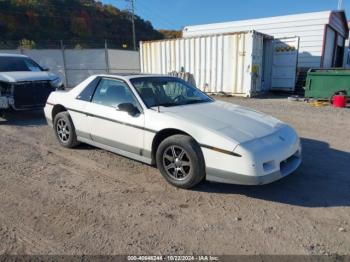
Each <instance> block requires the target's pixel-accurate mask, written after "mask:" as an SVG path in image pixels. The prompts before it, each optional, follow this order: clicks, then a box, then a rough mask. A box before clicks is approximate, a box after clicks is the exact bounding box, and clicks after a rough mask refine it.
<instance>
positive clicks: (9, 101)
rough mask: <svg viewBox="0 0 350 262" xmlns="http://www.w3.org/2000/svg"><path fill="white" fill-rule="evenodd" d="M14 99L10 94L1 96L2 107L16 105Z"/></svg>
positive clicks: (0, 105)
mask: <svg viewBox="0 0 350 262" xmlns="http://www.w3.org/2000/svg"><path fill="white" fill-rule="evenodd" d="M14 103H15V102H14V99H13V98H12V97H8V96H0V109H9V108H11V107H13V105H14Z"/></svg>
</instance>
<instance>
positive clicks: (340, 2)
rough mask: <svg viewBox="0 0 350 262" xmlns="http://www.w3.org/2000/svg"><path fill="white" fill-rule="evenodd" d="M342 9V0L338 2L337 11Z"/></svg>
mask: <svg viewBox="0 0 350 262" xmlns="http://www.w3.org/2000/svg"><path fill="white" fill-rule="evenodd" d="M342 9H343V0H338V10H342Z"/></svg>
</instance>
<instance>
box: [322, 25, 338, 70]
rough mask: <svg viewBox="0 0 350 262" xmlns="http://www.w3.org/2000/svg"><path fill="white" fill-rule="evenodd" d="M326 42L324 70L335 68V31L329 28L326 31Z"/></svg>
mask: <svg viewBox="0 0 350 262" xmlns="http://www.w3.org/2000/svg"><path fill="white" fill-rule="evenodd" d="M326 32H327V33H326V42H325V47H324V53H323V68H331V67H333V56H334V43H335V36H336V34H335V31H334V30H333V29H332V28H330V27H327V30H326Z"/></svg>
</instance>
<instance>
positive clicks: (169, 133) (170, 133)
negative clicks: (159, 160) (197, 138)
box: [152, 128, 190, 164]
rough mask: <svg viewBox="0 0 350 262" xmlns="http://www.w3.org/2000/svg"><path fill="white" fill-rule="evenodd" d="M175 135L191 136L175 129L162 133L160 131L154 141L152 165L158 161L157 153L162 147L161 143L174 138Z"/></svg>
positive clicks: (164, 130)
mask: <svg viewBox="0 0 350 262" xmlns="http://www.w3.org/2000/svg"><path fill="white" fill-rule="evenodd" d="M173 135H187V136H190V135H189V134H187V133H185V132H183V131H181V130H179V129H175V128H168V129H163V130H161V131H159V132H158V133H157V134H156V136H155V137H154V139H153V142H152V163H153V164H154V163H155V159H156V153H157V149H158V147H159V145H160V143H161V142H162V141H163V140H164V139H166V138H168V137H169V136H173Z"/></svg>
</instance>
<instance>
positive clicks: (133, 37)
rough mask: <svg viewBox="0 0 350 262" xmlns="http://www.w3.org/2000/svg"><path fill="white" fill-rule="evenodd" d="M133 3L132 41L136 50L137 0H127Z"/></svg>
mask: <svg viewBox="0 0 350 262" xmlns="http://www.w3.org/2000/svg"><path fill="white" fill-rule="evenodd" d="M126 1H127V2H130V3H131V23H132V41H133V44H134V50H135V51H136V33H135V2H134V0H126Z"/></svg>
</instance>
